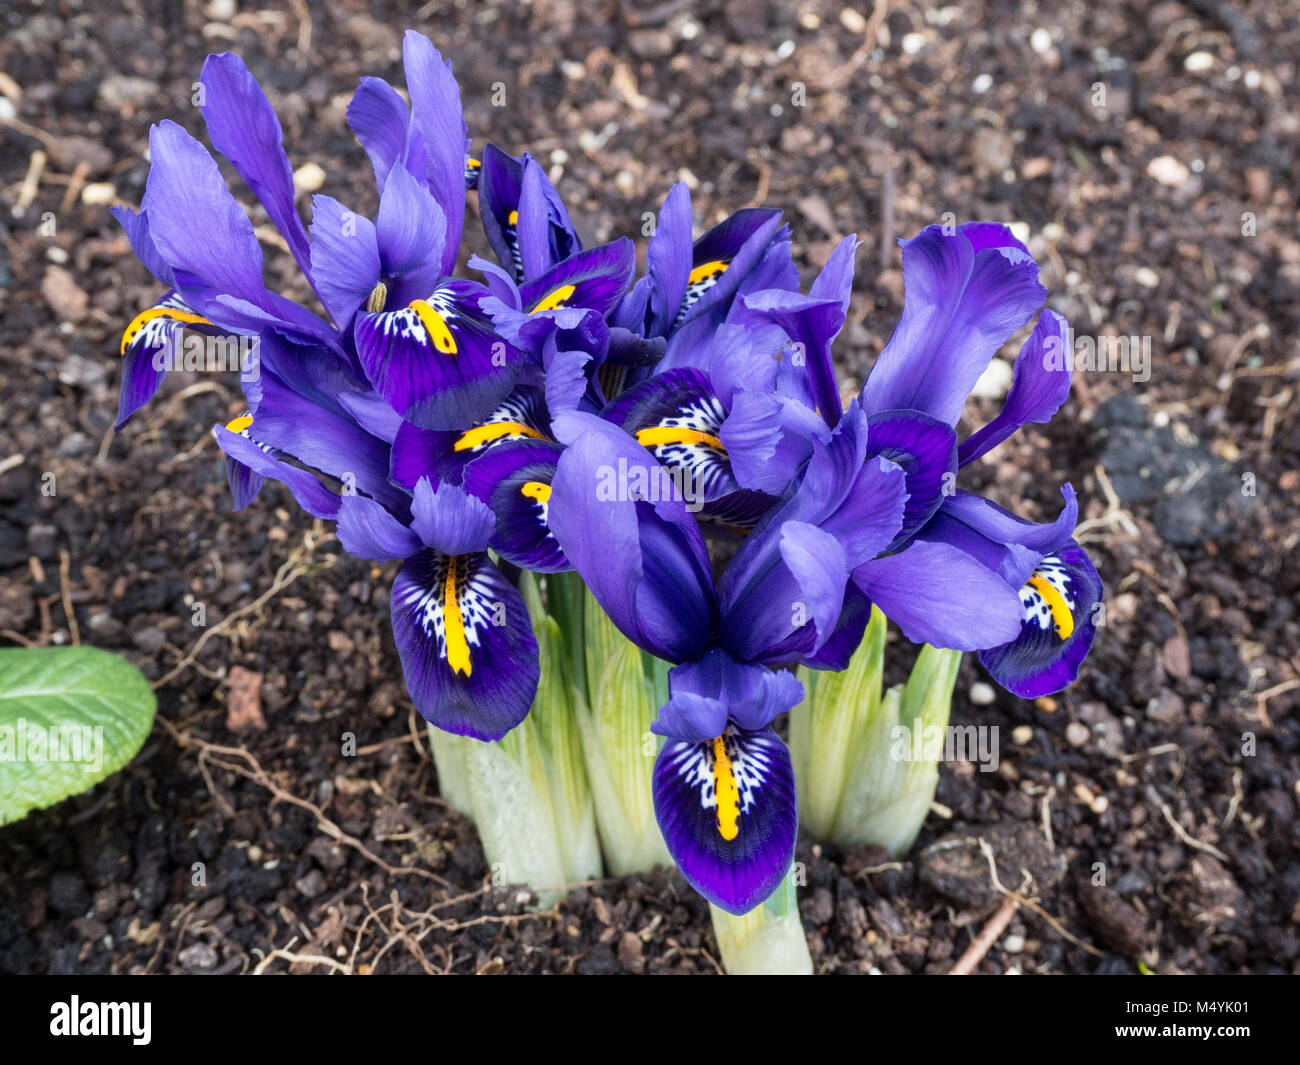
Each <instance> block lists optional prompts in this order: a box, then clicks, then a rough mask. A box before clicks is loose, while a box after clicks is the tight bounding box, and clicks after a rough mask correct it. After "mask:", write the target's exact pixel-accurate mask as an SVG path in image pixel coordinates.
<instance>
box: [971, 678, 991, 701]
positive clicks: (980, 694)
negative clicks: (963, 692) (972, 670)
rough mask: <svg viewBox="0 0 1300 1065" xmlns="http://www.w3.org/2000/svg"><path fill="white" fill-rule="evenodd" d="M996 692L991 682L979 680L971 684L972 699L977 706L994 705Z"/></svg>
mask: <svg viewBox="0 0 1300 1065" xmlns="http://www.w3.org/2000/svg"><path fill="white" fill-rule="evenodd" d="M995 698H996V693H995V692H994V691H993V686H992V685H991V684H985V683H984V682H983V681H982V680H977V681H976V682H975V683H974V684H972V685H971V686H970V701H971V702H972V703H974V704H975V705H976V706H992V705H993V700H994V699H995Z"/></svg>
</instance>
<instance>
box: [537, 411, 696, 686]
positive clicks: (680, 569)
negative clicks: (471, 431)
mask: <svg viewBox="0 0 1300 1065" xmlns="http://www.w3.org/2000/svg"><path fill="white" fill-rule="evenodd" d="M554 424H555V429H556V435H557V437H558V438H559V439H560V440H561V441H563V442H565V443H567V445H568V446H567V447H566V448H565V451H564V454H563V455H561V456H560V460H559V463H558V464H557V467H556V472H555V477H554V479H553V480H552V482H551V500H550V502H551V510H550V526H551V532H552V533H553V534H554V536H555V539H556V540H557V541H558V542H559V544H560V546H561V548H563V550H564V553H565V555H566V556H567V557H568V559H569V561H570V562H571V563H572V564H573V566H574V568H575V569H577V570H578V572H579V573H581V574H582V577H583V580H585V581H586V583H587V586H588V587H589V588H590V589H591V592H592V594H593V595H594V596H595V597H596V599H597V601H598V602H599V603H600V605H601V606H602V607H603V608H604V609H605V613H607V614H608V615H609V616H610V619H611V620H612V621H613V622H614V624H615V625H617V626H618V628H619V629H620V631H622V632H623V634H624V635H626V636H627V637H628V639H630V640H632V642H633V643H635V644H637V645H638V646H640V647H642V648H644V649H646V650H648V651H650V652H651V653H652V654H656V655H658V656H659V657H661V658H664V659H667V660H668V661H670V662H684V661H689V660H691V659H693V658H696V657H698V656H699V655H700V654H702V653H703V652H704V651H705V650H707V649H708V648H709V647H710V646H711V645H712V643H713V619H714V610H715V600H714V593H713V578H712V574H711V571H710V566H709V559H708V552H707V551H706V549H705V546H704V540H703V537H702V536H701V535H700V532H699V528H698V527H697V526H696V524H695V522H694V520H693V519H692V518H691V516H690V514H689V513H687V511H686V507H685V504H684V503H683V501H682V499H681V497H680V495H674V494H673V493H672V492H671V491H670V490H669V489H670V485H669V484H667V483H666V478H665V479H664V480H663V481H661V480H660V478H659V476H658V475H657V474H656V471H659V472H660V473H662V472H663V471H662V468H661V467H660V466H659V464H658V463H657V462H656V461H655V460H654V458H653V457H652V456H651V455H650V454H649V452H647V451H646V450H645V449H644V448H642V447H641V446H640V445H638V444H637V443H636V441H635V440H633V439H632V438H631V437H629V436H628V435H627V434H626V433H624V432H623V431H622V430H621V429H619V428H617V427H616V426H613V425H611V424H609V423H608V422H605V421H603V420H601V419H600V418H596V417H593V416H591V415H585V414H579V413H576V412H565V413H563V414H558V415H556V417H555V423H554ZM647 496H648V497H649V499H646V498H645V497H647ZM638 497H641V498H642V499H643V500H644V501H638ZM656 497H657V498H656Z"/></svg>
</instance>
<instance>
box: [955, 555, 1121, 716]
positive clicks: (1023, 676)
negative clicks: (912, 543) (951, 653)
mask: <svg viewBox="0 0 1300 1065" xmlns="http://www.w3.org/2000/svg"><path fill="white" fill-rule="evenodd" d="M1101 595H1102V588H1101V580H1100V578H1099V577H1098V576H1097V571H1096V569H1095V568H1093V565H1092V562H1091V561H1090V560H1089V558H1088V555H1087V553H1086V552H1084V550H1083V548H1081V547H1080V546H1079V545H1078V544H1077V543H1076V542H1075V541H1073V540H1070V541H1068V542H1067V543H1066V544H1065V545H1064V546H1061V547H1058V548H1057V549H1055V550H1053V551H1052V552H1051V553H1050V554H1049V555H1047V556H1044V557H1043V558H1041V559H1039V560H1038V562H1037V564H1036V565H1035V567H1034V572H1033V574H1032V575H1031V578H1030V580H1029V581H1028V582H1026V584H1025V585H1024V586H1023V587H1022V589H1021V595H1020V599H1021V605H1022V607H1023V608H1024V613H1023V620H1022V623H1021V626H1020V631H1019V633H1018V634H1017V635H1016V637H1015V639H1013V640H1011V641H1010V642H1009V643H1005V644H1003V645H1001V646H999V647H993V648H989V649H986V650H983V651H981V652H980V661H981V662H982V663H983V664H984V668H985V669H987V670H988V671H989V673H990V674H991V675H992V676H993V679H994V680H996V681H997V682H998V683H999V684H1001V685H1002V687H1004V688H1006V689H1007V691H1009V692H1011V693H1012V694H1014V695H1019V696H1020V697H1021V698H1023V699H1036V698H1038V696H1040V695H1050V694H1051V693H1052V692H1058V691H1060V690H1061V689H1062V688H1065V687H1067V686H1068V685H1070V684H1071V683H1073V682H1074V679H1075V678H1076V677H1077V676H1078V675H1079V667H1080V665H1082V664H1083V660H1084V658H1086V657H1087V654H1088V650H1089V649H1090V648H1091V646H1092V641H1093V639H1094V637H1095V636H1096V634H1097V631H1096V623H1095V614H1096V608H1097V604H1098V603H1100V601H1101Z"/></svg>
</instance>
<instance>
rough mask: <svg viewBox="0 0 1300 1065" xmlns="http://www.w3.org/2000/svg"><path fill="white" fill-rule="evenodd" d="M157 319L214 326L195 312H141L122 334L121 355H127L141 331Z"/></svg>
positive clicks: (168, 309)
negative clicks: (128, 349)
mask: <svg viewBox="0 0 1300 1065" xmlns="http://www.w3.org/2000/svg"><path fill="white" fill-rule="evenodd" d="M155 318H170V319H171V320H172V321H173V322H184V323H185V324H186V325H211V324H212V323H211V322H210V321H209V320H208V319H207V318H204V317H203V315H201V314H195V313H194V312H193V311H182V310H179V309H177V308H176V307H150V308H149V309H148V310H147V311H141V312H140V313H139V314H137V315H136V316H135V317H134V318H132V319H131V324H130V325H128V326H127V327H126V332H125V333H123V334H122V350H121V352H120V353H119V354H122V355H125V354H126V349H127V348H129V347H130V346H131V342H132V341H133V340H135V338H136V337H138V336H139V335H140V330H142V329H143V328H144V327H145V326H146V325H148V324H149V323H150V322H152V321H153V320H154V319H155Z"/></svg>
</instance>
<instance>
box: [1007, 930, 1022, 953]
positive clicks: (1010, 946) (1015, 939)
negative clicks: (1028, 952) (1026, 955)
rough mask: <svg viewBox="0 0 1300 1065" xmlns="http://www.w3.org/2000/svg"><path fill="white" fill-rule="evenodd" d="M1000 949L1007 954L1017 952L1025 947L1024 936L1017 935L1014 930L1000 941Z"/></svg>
mask: <svg viewBox="0 0 1300 1065" xmlns="http://www.w3.org/2000/svg"><path fill="white" fill-rule="evenodd" d="M1002 949H1003V950H1004V951H1006V952H1007V953H1008V954H1019V953H1020V952H1021V951H1022V950H1024V949H1025V937H1024V936H1018V935H1016V934H1015V933H1014V932H1012V933H1011V935H1009V936H1007V938H1006V939H1004V940H1003V941H1002Z"/></svg>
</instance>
